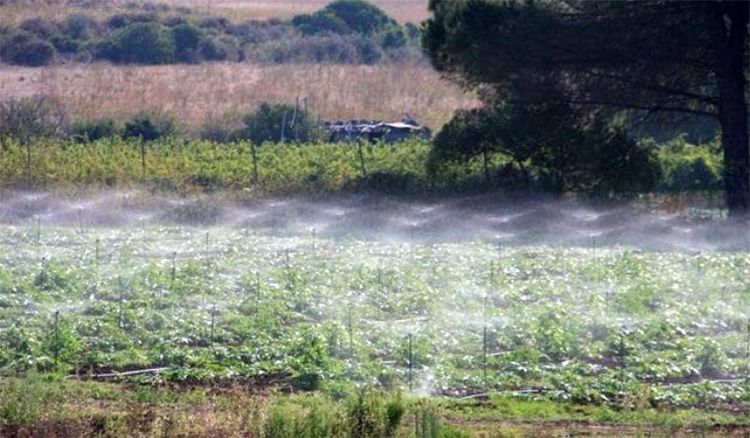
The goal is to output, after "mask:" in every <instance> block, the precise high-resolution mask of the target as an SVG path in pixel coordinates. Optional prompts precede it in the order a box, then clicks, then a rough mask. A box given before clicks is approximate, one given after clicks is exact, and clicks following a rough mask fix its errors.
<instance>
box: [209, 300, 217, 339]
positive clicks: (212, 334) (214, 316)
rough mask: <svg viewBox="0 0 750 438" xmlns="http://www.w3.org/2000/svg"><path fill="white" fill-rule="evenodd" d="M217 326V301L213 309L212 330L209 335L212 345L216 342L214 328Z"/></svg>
mask: <svg viewBox="0 0 750 438" xmlns="http://www.w3.org/2000/svg"><path fill="white" fill-rule="evenodd" d="M215 327H216V303H214V305H213V308H212V309H211V332H210V335H209V338H208V339H209V341H210V342H211V345H213V343H214V328H215Z"/></svg>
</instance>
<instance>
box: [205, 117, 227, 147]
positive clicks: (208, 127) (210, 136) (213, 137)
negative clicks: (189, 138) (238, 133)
mask: <svg viewBox="0 0 750 438" xmlns="http://www.w3.org/2000/svg"><path fill="white" fill-rule="evenodd" d="M198 138H199V139H201V140H205V141H212V142H214V143H229V142H231V141H232V140H234V133H233V132H232V129H231V128H229V127H228V126H227V125H226V124H225V123H224V122H223V121H221V120H209V121H207V122H206V123H204V124H203V126H201V127H200V130H199V131H198Z"/></svg>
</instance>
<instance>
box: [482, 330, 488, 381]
mask: <svg viewBox="0 0 750 438" xmlns="http://www.w3.org/2000/svg"><path fill="white" fill-rule="evenodd" d="M482 381H483V383H484V389H485V391H486V390H487V325H485V326H484V333H483V334H482Z"/></svg>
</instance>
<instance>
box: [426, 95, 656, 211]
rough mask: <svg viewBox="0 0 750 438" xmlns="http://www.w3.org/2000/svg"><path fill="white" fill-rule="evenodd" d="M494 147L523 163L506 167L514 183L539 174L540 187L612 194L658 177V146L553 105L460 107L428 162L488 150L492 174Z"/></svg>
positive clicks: (432, 165) (645, 186) (436, 164)
mask: <svg viewBox="0 0 750 438" xmlns="http://www.w3.org/2000/svg"><path fill="white" fill-rule="evenodd" d="M493 153H499V154H501V156H504V157H507V158H509V159H510V160H511V161H512V162H514V163H517V165H518V167H520V169H521V172H515V171H512V170H511V169H512V168H508V167H507V166H506V167H504V168H503V169H505V170H504V175H503V178H504V179H505V181H504V182H505V183H506V184H508V185H509V186H510V188H516V187H519V186H521V185H522V184H524V183H526V184H528V183H529V181H530V176H531V175H533V176H534V177H535V178H534V181H533V182H534V183H535V185H536V188H538V189H541V190H544V191H549V192H552V193H565V192H578V193H588V194H594V195H599V196H608V195H611V194H628V193H630V194H632V193H638V192H644V191H649V190H651V189H652V188H653V187H654V186H655V185H656V183H657V181H658V178H659V167H658V163H657V160H656V157H655V154H654V152H653V148H651V147H649V146H648V145H639V144H637V143H636V142H635V141H633V140H631V139H630V138H629V137H628V136H627V135H626V134H625V132H624V131H623V130H622V129H619V128H616V127H610V126H607V125H604V124H602V123H598V122H595V123H591V124H588V125H581V123H580V122H579V119H578V115H577V114H576V113H575V111H574V110H573V109H572V108H570V107H569V106H567V105H552V104H543V105H520V104H519V105H512V104H495V105H494V106H491V107H485V108H481V109H474V110H462V111H459V112H458V113H457V114H456V115H455V116H454V118H453V119H452V120H451V121H450V122H449V123H448V124H446V125H445V127H443V129H442V130H441V131H440V132H439V133H438V135H437V136H436V138H435V141H434V146H433V151H432V153H431V156H430V161H429V162H428V168H429V169H430V170H431V171H432V172H433V173H435V172H438V171H439V169H440V163H441V162H445V161H451V160H460V161H464V162H466V161H469V160H471V159H472V158H474V157H476V156H482V157H483V160H484V169H485V178H486V179H487V180H488V181H491V180H492V176H491V170H490V165H491V163H490V162H489V160H490V157H491V154H493ZM509 170H511V171H510V173H509V172H508V171H509ZM527 172H528V173H527Z"/></svg>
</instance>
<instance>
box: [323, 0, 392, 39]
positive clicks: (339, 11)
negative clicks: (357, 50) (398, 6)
mask: <svg viewBox="0 0 750 438" xmlns="http://www.w3.org/2000/svg"><path fill="white" fill-rule="evenodd" d="M321 13H323V14H325V13H330V14H332V15H333V16H335V17H336V18H338V19H339V20H341V21H342V22H344V24H346V26H347V28H348V29H350V31H352V32H355V33H360V34H364V35H372V34H375V33H377V32H380V31H382V30H384V29H386V28H389V27H391V26H394V25H396V26H397V24H396V22H395V21H394V20H393V19H392V18H391V17H389V16H388V15H387V14H386V13H385V12H383V11H382V10H381V9H380V8H378V7H377V6H375V5H372V4H370V3H368V2H366V1H364V0H336V1H334V2H331V3H330V4H328V6H326V7H325V8H323V9H322V10H321Z"/></svg>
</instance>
